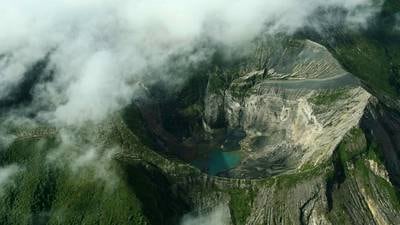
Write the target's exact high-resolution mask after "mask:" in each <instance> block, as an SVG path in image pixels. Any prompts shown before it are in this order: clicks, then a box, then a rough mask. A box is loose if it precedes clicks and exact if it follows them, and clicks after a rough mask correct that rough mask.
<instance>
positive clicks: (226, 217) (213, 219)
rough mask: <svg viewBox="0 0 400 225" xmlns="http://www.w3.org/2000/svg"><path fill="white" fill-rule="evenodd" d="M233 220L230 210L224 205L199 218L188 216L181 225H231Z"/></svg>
mask: <svg viewBox="0 0 400 225" xmlns="http://www.w3.org/2000/svg"><path fill="white" fill-rule="evenodd" d="M229 224H231V218H230V213H229V208H228V207H227V206H224V205H220V206H217V207H216V208H214V209H213V210H212V211H211V212H209V213H205V214H201V215H198V216H193V215H186V216H184V217H183V218H182V221H181V225H229Z"/></svg>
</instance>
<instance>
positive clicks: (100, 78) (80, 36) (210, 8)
mask: <svg viewBox="0 0 400 225" xmlns="http://www.w3.org/2000/svg"><path fill="white" fill-rule="evenodd" d="M1 5H2V7H1V9H0V15H1V20H0V29H1V32H0V100H1V99H4V98H7V97H9V96H10V95H12V94H13V90H14V89H16V88H18V85H19V84H21V83H22V82H23V81H24V79H27V77H26V76H28V75H30V76H32V74H30V73H27V71H28V70H29V69H30V68H32V66H33V65H35V63H37V62H38V61H40V60H44V59H45V60H46V68H45V72H47V73H48V74H51V79H47V80H44V81H43V80H42V81H41V82H40V83H39V84H38V85H35V87H34V89H33V90H32V91H31V92H32V93H31V94H32V95H33V97H32V98H33V101H32V102H31V103H30V104H26V105H24V106H23V107H22V109H20V110H21V111H23V110H29V111H30V112H31V113H32V112H34V113H35V115H36V118H38V119H40V120H41V121H46V122H50V123H53V124H58V125H77V124H81V123H83V122H85V121H87V120H91V121H100V120H103V119H104V118H106V117H107V116H108V115H109V114H111V113H113V112H115V111H117V110H120V109H121V108H123V107H124V106H126V105H127V104H129V103H130V102H131V100H132V98H134V97H135V95H137V94H138V93H137V91H135V90H136V88H135V87H136V86H137V85H136V84H137V83H138V82H142V81H148V80H150V79H152V80H154V81H161V82H164V83H165V84H166V85H179V84H180V83H181V82H184V80H185V77H176V75H175V74H173V73H171V72H168V71H167V70H164V69H163V68H166V67H168V66H170V65H169V61H168V59H169V58H170V57H171V56H173V55H177V54H185V55H189V57H185V58H184V59H183V60H182V61H180V62H177V64H180V65H188V64H196V63H199V62H202V61H205V60H207V59H208V58H209V57H210V55H212V54H213V51H214V49H213V48H212V46H210V47H207V46H206V47H204V46H203V47H201V48H199V47H198V46H199V45H198V43H200V42H202V41H204V40H207V42H210V43H223V44H224V45H225V46H227V47H228V48H229V46H231V47H233V46H237V45H240V44H241V43H244V42H248V41H250V40H252V39H254V38H255V37H256V36H257V35H259V34H260V33H263V32H266V33H282V32H283V33H287V34H290V33H293V32H295V31H296V30H298V29H300V28H301V27H303V26H305V25H307V23H308V19H309V18H310V17H311V16H312V15H313V13H315V11H316V10H318V9H321V8H329V7H340V8H343V9H345V10H346V11H347V14H346V18H345V20H346V21H347V23H348V24H349V25H351V26H354V25H357V26H362V25H363V24H364V23H365V22H366V20H367V18H368V17H369V16H371V15H372V14H373V13H374V12H376V11H377V10H378V9H379V8H378V6H379V4H378V5H377V4H374V3H373V1H372V0H306V1H299V0H283V1H282V0H267V1H265V0H250V1H248V0H247V1H244V0H237V1H228V0H219V1H211V0H207V1H204V0H202V1H200V0H194V1H184V0H169V1H161V0H146V1H144V0H135V1H125V0H98V1H95V0H88V1H80V0H41V1H39V0H37V1H32V0H20V1H13V0H2V1H1ZM341 19H343V18H341ZM175 63H176V62H175ZM151 68H152V69H154V68H156V69H157V71H161V72H159V74H151V76H149V71H150V69H151ZM14 114H15V112H14ZM22 114H23V113H22Z"/></svg>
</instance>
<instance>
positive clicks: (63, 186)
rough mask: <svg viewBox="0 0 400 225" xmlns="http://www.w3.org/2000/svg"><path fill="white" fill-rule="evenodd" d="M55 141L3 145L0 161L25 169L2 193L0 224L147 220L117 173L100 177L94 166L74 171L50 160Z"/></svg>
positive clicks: (52, 139)
mask: <svg viewBox="0 0 400 225" xmlns="http://www.w3.org/2000/svg"><path fill="white" fill-rule="evenodd" d="M57 146H58V141H57V139H56V138H48V139H40V140H26V141H17V142H15V143H14V144H13V145H12V146H11V147H10V149H9V150H8V151H1V160H0V163H1V165H9V164H11V163H15V164H17V165H18V166H20V167H21V172H19V173H18V174H17V175H16V177H15V179H13V180H14V182H15V183H14V185H9V186H7V187H6V188H5V189H4V192H3V194H2V195H0V198H1V202H2V204H0V224H35V225H36V224H148V221H147V219H146V218H145V217H144V216H143V212H142V209H141V207H142V206H141V203H140V202H139V201H138V199H137V198H136V196H135V193H133V192H132V191H131V190H130V187H129V186H128V185H127V184H126V183H124V182H122V181H121V180H119V179H118V178H117V177H109V178H105V179H104V180H103V179H100V180H99V179H96V178H95V176H94V175H95V174H94V173H96V171H95V170H87V171H86V170H83V171H79V172H78V171H76V172H74V171H72V170H71V169H69V168H68V167H66V165H65V164H64V163H63V162H58V161H57V162H55V163H51V162H50V161H49V160H47V159H46V156H47V154H48V153H49V152H51V151H56V150H57V148H56V147H57ZM114 169H115V171H116V173H119V172H118V170H117V167H116V164H113V165H112V167H111V168H110V170H114ZM110 173H111V174H112V172H111V171H110ZM114 181H115V183H114ZM16 187H17V188H16ZM3 203H4V204H3ZM121 205H124V207H120V206H121Z"/></svg>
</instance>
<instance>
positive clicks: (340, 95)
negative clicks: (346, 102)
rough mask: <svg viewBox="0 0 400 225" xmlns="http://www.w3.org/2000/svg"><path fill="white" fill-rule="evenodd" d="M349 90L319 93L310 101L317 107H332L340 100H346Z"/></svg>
mask: <svg viewBox="0 0 400 225" xmlns="http://www.w3.org/2000/svg"><path fill="white" fill-rule="evenodd" d="M347 97H348V96H347V90H346V89H337V90H334V91H325V92H322V93H318V94H316V95H315V96H313V97H311V98H310V99H309V100H310V102H311V103H313V104H315V105H327V106H329V105H332V104H333V103H335V102H336V101H338V100H342V99H346V98H347Z"/></svg>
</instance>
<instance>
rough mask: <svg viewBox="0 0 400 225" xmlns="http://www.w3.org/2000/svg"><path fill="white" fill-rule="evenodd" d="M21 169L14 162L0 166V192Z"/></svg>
mask: <svg viewBox="0 0 400 225" xmlns="http://www.w3.org/2000/svg"><path fill="white" fill-rule="evenodd" d="M20 170H21V168H20V167H19V166H18V165H16V164H11V165H8V166H4V167H0V193H1V192H2V189H3V188H4V187H5V186H6V185H8V184H10V183H11V182H12V178H13V177H14V176H15V175H16V174H17V173H18V172H19V171H20Z"/></svg>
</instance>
